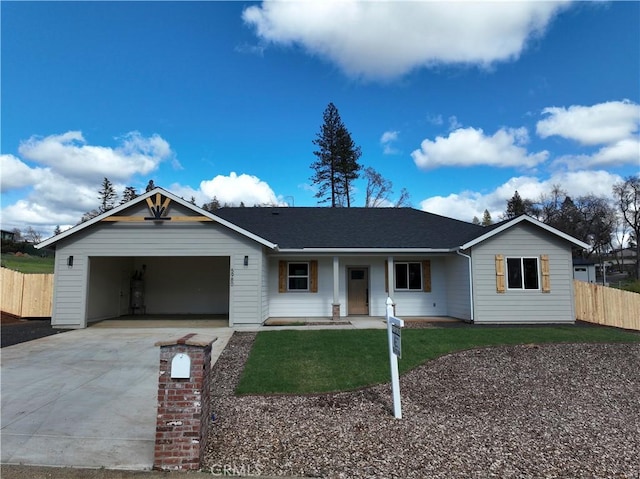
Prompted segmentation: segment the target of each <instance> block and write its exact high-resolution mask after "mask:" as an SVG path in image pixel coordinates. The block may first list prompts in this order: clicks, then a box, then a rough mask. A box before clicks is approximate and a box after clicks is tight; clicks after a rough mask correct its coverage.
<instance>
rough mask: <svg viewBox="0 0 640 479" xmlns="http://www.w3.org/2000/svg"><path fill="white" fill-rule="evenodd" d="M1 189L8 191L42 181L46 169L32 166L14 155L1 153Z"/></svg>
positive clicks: (4, 191)
mask: <svg viewBox="0 0 640 479" xmlns="http://www.w3.org/2000/svg"><path fill="white" fill-rule="evenodd" d="M0 171H2V175H0V191H2V192H3V193H6V192H7V191H10V190H14V189H19V188H24V187H27V186H32V185H33V184H35V183H37V182H38V181H40V179H41V178H42V176H43V175H44V174H46V171H45V170H43V169H42V168H32V167H30V166H29V165H27V164H26V163H24V162H23V161H21V160H20V159H19V158H16V157H15V156H13V155H0Z"/></svg>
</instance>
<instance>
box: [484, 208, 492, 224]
mask: <svg viewBox="0 0 640 479" xmlns="http://www.w3.org/2000/svg"><path fill="white" fill-rule="evenodd" d="M491 224H493V220H492V219H491V214H490V213H489V210H484V214H483V215H482V226H489V225H491Z"/></svg>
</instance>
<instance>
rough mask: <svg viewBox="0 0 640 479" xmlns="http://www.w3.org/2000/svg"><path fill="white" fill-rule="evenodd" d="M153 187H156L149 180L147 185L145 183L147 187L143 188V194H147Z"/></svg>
mask: <svg viewBox="0 0 640 479" xmlns="http://www.w3.org/2000/svg"><path fill="white" fill-rule="evenodd" d="M155 187H156V185H155V184H154V183H153V180H149V183H147V187H146V188H145V190H144V192H145V193H149V192H150V191H151V190H153V189H154V188H155Z"/></svg>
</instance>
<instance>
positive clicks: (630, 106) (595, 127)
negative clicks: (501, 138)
mask: <svg viewBox="0 0 640 479" xmlns="http://www.w3.org/2000/svg"><path fill="white" fill-rule="evenodd" d="M542 114H543V115H546V118H545V119H544V120H540V121H539V122H538V124H537V125H536V131H537V133H538V135H539V136H540V137H542V138H547V137H549V136H553V135H557V136H561V137H563V138H567V139H570V140H575V141H577V142H579V143H580V144H582V145H606V144H614V143H617V142H619V141H622V140H626V139H629V138H631V137H632V136H633V134H634V133H637V132H638V128H639V127H640V105H637V104H635V103H633V102H630V101H629V100H624V101H609V102H605V103H599V104H597V105H593V106H581V105H572V106H570V107H569V108H565V107H549V108H545V109H544V110H542Z"/></svg>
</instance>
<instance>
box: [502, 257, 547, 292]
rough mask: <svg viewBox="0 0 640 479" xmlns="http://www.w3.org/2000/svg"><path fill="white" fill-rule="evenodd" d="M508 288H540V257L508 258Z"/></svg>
mask: <svg viewBox="0 0 640 479" xmlns="http://www.w3.org/2000/svg"><path fill="white" fill-rule="evenodd" d="M507 288H508V289H530V290H539V289H540V275H539V268H538V258H536V257H532V258H527V257H522V258H507Z"/></svg>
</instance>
